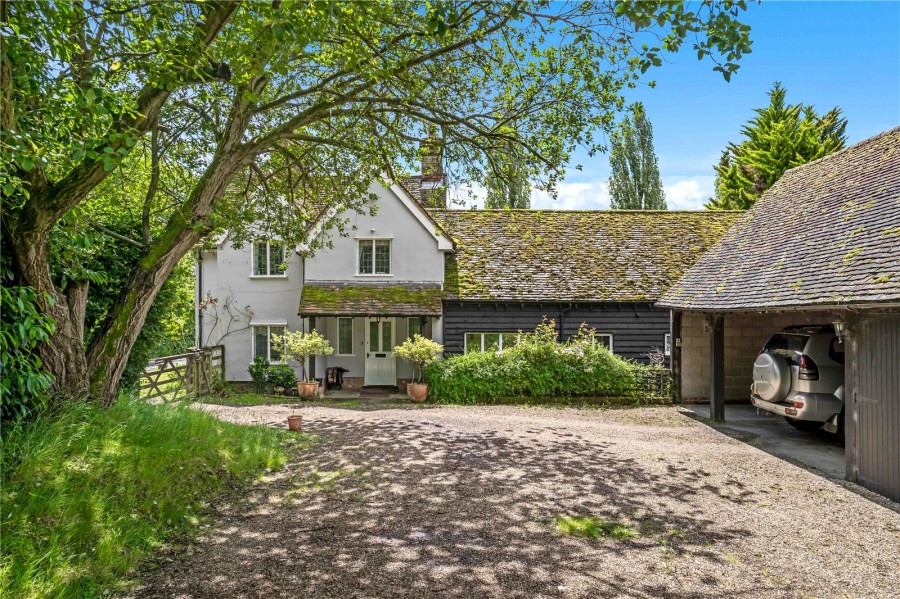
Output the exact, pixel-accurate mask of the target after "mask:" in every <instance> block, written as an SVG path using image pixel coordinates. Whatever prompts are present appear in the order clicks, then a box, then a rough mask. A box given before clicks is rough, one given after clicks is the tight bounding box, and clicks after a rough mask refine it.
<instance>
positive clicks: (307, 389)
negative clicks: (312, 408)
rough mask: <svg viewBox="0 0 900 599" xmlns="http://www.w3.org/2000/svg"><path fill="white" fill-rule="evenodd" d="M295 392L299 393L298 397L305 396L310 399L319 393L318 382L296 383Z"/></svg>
mask: <svg viewBox="0 0 900 599" xmlns="http://www.w3.org/2000/svg"><path fill="white" fill-rule="evenodd" d="M297 392H298V393H300V397H305V398H306V399H312V398H314V397H316V396H317V395H318V394H319V383H317V382H315V381H313V382H311V383H303V382H299V383H297Z"/></svg>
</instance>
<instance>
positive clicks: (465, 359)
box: [426, 320, 664, 403]
mask: <svg viewBox="0 0 900 599" xmlns="http://www.w3.org/2000/svg"><path fill="white" fill-rule="evenodd" d="M660 370H663V371H664V369H660V367H654V366H646V365H643V364H640V363H638V362H634V361H631V360H626V359H624V358H621V357H619V356H616V355H615V354H613V353H612V352H610V351H609V350H608V349H607V348H606V347H604V346H603V345H601V344H599V343H595V342H594V339H593V330H591V329H589V328H587V327H586V326H582V328H581V329H580V330H579V332H578V334H577V335H575V336H574V337H572V338H571V339H569V340H568V341H566V342H564V343H560V342H559V341H558V340H557V335H556V330H555V327H554V322H553V321H552V320H545V321H544V322H543V323H542V324H540V325H538V327H537V328H536V329H535V331H534V332H531V333H523V334H522V335H521V336H520V339H519V343H518V344H517V345H515V346H513V347H510V348H508V349H504V350H503V351H497V352H494V351H491V352H469V353H466V354H463V355H459V356H452V357H450V358H447V359H444V360H440V361H437V362H435V363H434V364H432V365H430V366H429V367H428V368H427V369H426V376H427V378H428V384H429V394H430V395H431V396H432V397H433V398H434V399H435V400H437V401H443V402H447V403H474V402H478V401H488V402H490V401H498V400H506V399H517V398H528V397H533V398H555V397H605V398H626V399H634V400H641V399H644V398H645V395H646V394H645V382H646V381H647V380H648V379H652V378H653V377H654V376H655V375H656V373H657V371H660ZM663 374H664V373H663Z"/></svg>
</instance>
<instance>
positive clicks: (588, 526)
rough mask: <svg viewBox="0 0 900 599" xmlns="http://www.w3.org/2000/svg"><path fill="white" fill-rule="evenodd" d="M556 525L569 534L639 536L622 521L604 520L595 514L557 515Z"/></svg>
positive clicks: (589, 537)
mask: <svg viewBox="0 0 900 599" xmlns="http://www.w3.org/2000/svg"><path fill="white" fill-rule="evenodd" d="M556 527H557V528H558V529H559V531H560V532H562V533H563V534H567V535H574V536H578V537H585V538H588V539H596V538H600V537H605V538H611V539H630V538H632V537H636V536H638V533H637V531H635V530H633V529H631V528H629V527H627V526H625V525H624V524H622V523H620V522H614V521H610V520H603V519H601V518H595V517H594V516H557V517H556Z"/></svg>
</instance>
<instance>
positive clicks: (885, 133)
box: [782, 125, 900, 177]
mask: <svg viewBox="0 0 900 599" xmlns="http://www.w3.org/2000/svg"><path fill="white" fill-rule="evenodd" d="M893 133H900V125H898V126H896V127H893V128H891V129H887V130H886V131H882V132H881V133H877V134H875V135H873V136H872V137H867V138H865V139H862V140H860V141H858V142H856V143H855V144H853V145H852V146H847V147H846V148H841V149H840V150H837V151H836V152H832V153H831V154H828V155H826V156H822V157H821V158H816V159H815V160H810V161H809V162H804V163H803V164H798V165H797V166H794V167H791V168H789V169H787V170H786V171H784V174H785V175H786V174H788V173H790V172H792V171H795V170H797V169H800V168H804V167H807V166H810V165H813V164H816V163H817V162H821V161H823V160H827V159H829V158H834V157H835V156H839V155H840V154H843V153H844V152H848V151H850V150H854V149H856V148H859V147H862V146H865V145H867V144H870V143H872V142H876V141H878V140H879V139H881V138H882V137H888V136H890V135H891V134H893ZM783 176H784V175H782V177H783Z"/></svg>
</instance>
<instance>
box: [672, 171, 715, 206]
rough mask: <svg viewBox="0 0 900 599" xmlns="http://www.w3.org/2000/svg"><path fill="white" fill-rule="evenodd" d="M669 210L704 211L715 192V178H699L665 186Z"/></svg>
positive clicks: (682, 180)
mask: <svg viewBox="0 0 900 599" xmlns="http://www.w3.org/2000/svg"><path fill="white" fill-rule="evenodd" d="M663 189H664V190H665V192H666V205H667V206H668V207H669V210H702V209H703V203H704V202H706V200H708V199H709V198H710V197H711V196H712V195H713V192H714V191H715V177H710V176H699V177H692V178H690V179H681V180H678V181H675V182H673V183H671V184H669V185H663Z"/></svg>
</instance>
